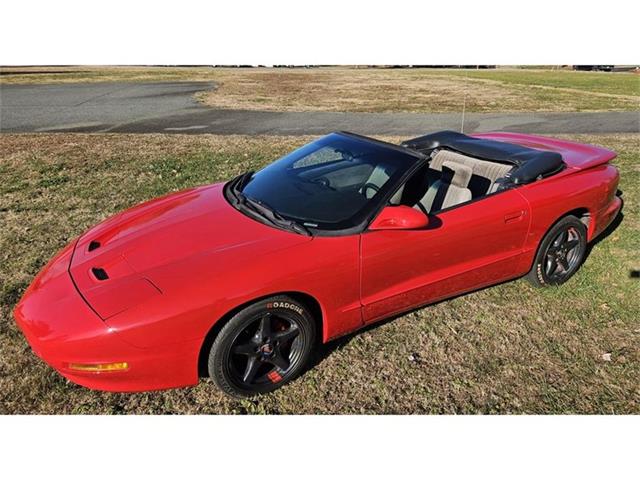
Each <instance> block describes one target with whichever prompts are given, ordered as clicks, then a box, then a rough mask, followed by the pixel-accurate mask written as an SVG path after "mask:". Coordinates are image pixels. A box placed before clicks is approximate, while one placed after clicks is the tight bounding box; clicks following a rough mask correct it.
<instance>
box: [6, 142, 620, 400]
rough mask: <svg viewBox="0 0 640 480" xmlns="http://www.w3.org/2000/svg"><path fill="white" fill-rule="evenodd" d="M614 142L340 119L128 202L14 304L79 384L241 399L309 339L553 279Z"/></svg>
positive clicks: (574, 265) (608, 193) (609, 183)
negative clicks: (415, 130)
mask: <svg viewBox="0 0 640 480" xmlns="http://www.w3.org/2000/svg"><path fill="white" fill-rule="evenodd" d="M615 156H616V155H615V153H614V152H612V151H609V150H606V149H604V148H600V147H596V146H592V145H583V144H579V143H573V142H568V141H564V140H555V139H551V138H544V137H538V136H531V135H521V134H513V133H487V134H475V135H470V136H467V135H464V134H461V133H456V132H450V131H443V132H438V133H433V134H430V135H426V136H423V137H420V138H415V139H413V140H408V141H406V142H404V143H402V144H401V145H393V144H390V143H385V142H381V141H378V140H374V139H371V138H367V137H362V136H359V135H355V134H351V133H345V132H337V133H333V134H330V135H328V136H325V137H322V138H320V139H319V140H316V141H314V142H312V143H310V144H308V145H305V146H303V147H302V148H300V149H298V150H296V151H294V152H293V153H291V154H289V155H287V156H285V157H283V158H281V159H280V160H278V161H276V162H274V163H272V164H271V165H269V166H267V167H266V168H264V169H262V170H260V171H258V172H256V173H252V172H248V173H245V174H244V175H241V176H239V177H237V178H236V179H234V180H232V181H230V182H228V183H220V184H214V185H207V186H202V187H197V188H192V189H190V190H186V191H183V192H179V193H174V194H171V195H168V196H166V197H162V198H158V199H155V200H152V201H150V202H147V203H144V204H142V205H139V206H136V207H134V208H132V209H130V210H127V211H125V212H122V213H120V214H118V215H116V216H114V217H112V218H110V219H108V220H106V221H104V222H103V223H101V224H99V225H97V226H96V227H94V228H92V229H90V230H89V231H87V232H86V233H84V234H83V235H81V236H80V237H79V238H78V239H77V240H76V241H74V242H73V243H71V244H70V245H68V246H67V247H66V248H64V249H63V250H62V251H61V252H60V253H59V254H58V255H57V256H56V257H55V258H54V259H53V260H51V262H49V264H48V265H47V266H46V267H45V268H44V269H43V270H42V272H40V274H39V275H38V276H37V277H36V278H35V280H34V281H33V283H32V285H31V286H30V287H29V288H28V290H27V291H26V292H25V294H24V297H23V298H22V300H21V301H20V302H19V304H18V305H17V306H16V309H15V317H16V319H17V323H18V325H19V326H20V328H21V329H22V331H23V332H24V334H25V336H26V338H27V340H28V342H29V343H30V344H31V346H32V348H33V350H34V351H35V353H36V354H37V355H39V356H40V357H41V358H42V359H43V360H45V361H46V362H47V363H48V364H49V365H51V366H52V367H53V368H55V369H56V370H57V371H58V372H60V373H61V374H62V375H64V376H65V377H66V378H68V379H70V380H71V381H73V382H76V383H78V384H80V385H84V386H86V387H89V388H95V389H100V390H111V391H140V390H153V389H164V388H172V387H181V386H188V385H194V384H196V383H197V382H198V379H199V378H200V376H202V375H203V374H204V373H205V372H206V373H208V374H209V375H210V376H211V377H212V378H213V380H214V381H215V383H216V384H217V385H218V386H219V387H220V388H222V390H224V391H225V392H227V393H229V394H232V395H236V396H250V395H254V394H256V393H261V392H268V391H271V390H274V389H276V388H278V387H280V386H281V385H283V384H285V383H286V382H288V381H290V380H291V379H293V378H294V377H295V376H296V375H298V374H300V373H301V371H302V370H303V369H304V366H305V363H306V362H307V360H308V358H309V355H310V353H311V352H312V350H313V349H314V347H315V346H316V345H317V344H318V343H319V342H328V341H329V340H331V339H334V338H336V337H339V336H341V335H345V334H347V333H349V332H353V331H355V330H357V329H359V328H361V327H363V326H365V325H367V324H370V323H372V322H376V321H378V320H381V319H383V318H386V317H390V316H393V315H396V314H398V313H401V312H405V311H408V310H411V309H414V308H416V307H419V306H423V305H426V304H429V303H432V302H436V301H438V300H441V299H444V298H447V297H451V296H455V295H459V294H461V293H464V292H469V291H472V290H475V289H479V288H482V287H485V286H487V285H492V284H496V283H499V282H504V281H505V280H509V279H514V278H518V277H521V276H524V275H526V276H527V278H528V279H529V280H530V281H531V282H533V283H534V284H535V285H539V286H547V285H559V284H561V283H563V282H565V281H567V279H569V277H571V276H572V275H573V274H574V273H575V272H576V270H577V269H578V268H579V267H580V264H581V262H582V261H583V259H584V258H585V252H586V249H587V243H588V242H590V241H592V240H593V239H594V238H595V237H596V236H597V235H598V234H600V233H601V232H602V231H603V230H604V229H605V228H606V227H607V226H608V225H609V224H610V223H611V222H612V220H613V219H614V217H616V215H617V213H618V211H619V210H620V208H621V204H622V202H621V200H620V198H619V197H618V195H617V185H618V179H619V175H618V171H617V169H616V168H615V167H613V166H611V165H609V161H610V160H611V159H613V158H614V157H615Z"/></svg>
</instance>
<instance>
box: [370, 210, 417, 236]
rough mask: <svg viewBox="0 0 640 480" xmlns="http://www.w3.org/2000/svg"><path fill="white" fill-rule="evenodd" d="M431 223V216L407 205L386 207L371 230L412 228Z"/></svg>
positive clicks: (371, 226) (373, 223)
mask: <svg viewBox="0 0 640 480" xmlns="http://www.w3.org/2000/svg"><path fill="white" fill-rule="evenodd" d="M427 225H429V217H427V216H426V215H425V214H424V213H422V212H421V211H419V210H416V209H415V208H411V207H407V206H405V205H399V206H389V207H384V209H383V210H382V211H381V212H380V214H379V215H378V216H377V217H376V219H375V220H374V221H373V222H372V223H371V225H370V226H369V230H412V229H416V228H424V227H426V226H427Z"/></svg>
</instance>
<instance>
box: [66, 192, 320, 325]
mask: <svg viewBox="0 0 640 480" xmlns="http://www.w3.org/2000/svg"><path fill="white" fill-rule="evenodd" d="M222 189H223V185H222V184H215V185H210V186H205V187H198V188H193V189H190V190H186V191H183V192H178V193H174V194H171V195H168V196H165V197H161V198H158V199H155V200H152V201H149V202H146V203H143V204H141V205H138V206H136V207H133V208H131V209H129V210H126V211H124V212H122V213H120V214H118V215H116V216H114V217H112V218H109V219H107V220H105V221H104V222H102V223H100V224H99V225H97V226H95V227H93V228H91V229H90V230H89V231H88V232H86V233H85V234H84V235H82V236H81V237H80V238H79V240H78V242H77V244H76V247H75V250H74V253H73V257H72V260H71V264H70V268H69V271H70V274H71V277H72V278H73V281H74V283H75V284H76V287H77V289H78V291H79V292H80V294H81V295H82V296H83V298H84V299H85V300H86V302H87V303H88V304H89V305H90V306H91V307H92V308H93V309H94V310H95V312H96V313H97V314H98V315H99V316H100V317H102V318H103V319H107V318H109V317H111V316H113V315H116V314H117V313H120V312H122V311H124V310H127V309H128V308H130V307H133V306H135V305H137V304H139V303H141V302H144V301H147V300H150V299H152V298H153V297H154V296H156V295H162V294H163V293H165V292H163V290H164V289H165V288H166V287H165V285H163V284H162V282H158V281H156V280H154V272H159V271H161V269H162V267H163V266H167V265H169V264H173V263H175V262H178V261H181V260H184V259H185V258H187V257H193V256H196V255H200V254H203V253H207V254H211V253H214V254H216V253H220V254H222V253H223V252H224V254H225V255H234V254H237V255H242V254H243V252H246V249H247V248H248V247H250V248H251V252H252V253H254V254H255V252H261V253H266V252H269V251H272V250H275V249H282V248H286V247H288V246H291V245H295V244H298V243H302V242H307V241H310V240H311V237H307V236H304V235H298V234H295V233H291V232H287V231H283V230H279V229H276V228H273V227H269V226H267V225H264V224H262V223H260V222H257V221H255V220H253V219H250V218H248V217H246V216H245V215H243V214H242V213H240V212H238V211H237V210H236V209H235V208H233V207H232V206H231V205H229V203H228V202H227V200H226V199H225V198H224V195H223V193H222Z"/></svg>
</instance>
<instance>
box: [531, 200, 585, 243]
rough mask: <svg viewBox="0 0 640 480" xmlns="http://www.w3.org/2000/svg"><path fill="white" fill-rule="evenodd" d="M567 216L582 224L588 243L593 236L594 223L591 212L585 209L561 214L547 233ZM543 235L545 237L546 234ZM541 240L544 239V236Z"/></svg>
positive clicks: (575, 209) (576, 209) (581, 208)
mask: <svg viewBox="0 0 640 480" xmlns="http://www.w3.org/2000/svg"><path fill="white" fill-rule="evenodd" d="M569 215H573V216H574V217H576V218H578V220H580V221H581V222H582V223H583V224H584V226H585V227H586V228H587V241H590V240H591V238H592V236H593V229H594V228H595V223H594V222H593V221H592V218H593V215H592V212H591V210H589V209H588V208H586V207H580V208H574V209H573V210H569V211H568V212H565V213H563V214H562V215H560V216H559V217H558V218H556V220H555V222H553V223H552V224H551V225H550V226H549V228H548V229H547V232H548V231H549V230H551V229H552V228H553V227H554V226H555V224H556V223H558V222H559V221H560V220H562V219H563V218H565V217H568V216H569ZM545 235H546V232H545ZM542 238H544V236H543V237H542Z"/></svg>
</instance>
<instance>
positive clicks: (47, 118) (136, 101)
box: [0, 82, 640, 135]
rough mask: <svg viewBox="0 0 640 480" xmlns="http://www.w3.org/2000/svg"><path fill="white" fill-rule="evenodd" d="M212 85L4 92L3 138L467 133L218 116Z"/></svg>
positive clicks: (408, 116)
mask: <svg viewBox="0 0 640 480" xmlns="http://www.w3.org/2000/svg"><path fill="white" fill-rule="evenodd" d="M212 88H215V84H213V83H209V82H174V83H169V82H163V83H89V84H58V85H2V86H0V131H1V132H55V131H69V132H125V133H152V132H154V133H156V132H159V133H194V134H195V133H219V134H270V135H303V134H323V133H327V132H330V131H333V130H350V131H353V132H357V133H363V134H378V135H381V134H387V135H394V134H395V135H420V134H423V133H425V132H429V131H433V130H442V129H456V130H458V129H460V125H461V119H462V116H461V114H448V113H446V114H418V113H335V112H257V111H245V110H215V109H212V108H208V107H205V106H203V105H201V104H199V103H198V102H197V101H195V100H194V98H193V94H194V93H196V92H199V91H203V90H209V89H212ZM464 130H465V132H472V131H491V130H507V131H513V132H523V133H550V134H553V133H611V132H613V133H624V132H640V112H588V113H587V112H585V113H505V114H480V113H471V114H467V115H466V117H465V127H464Z"/></svg>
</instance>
